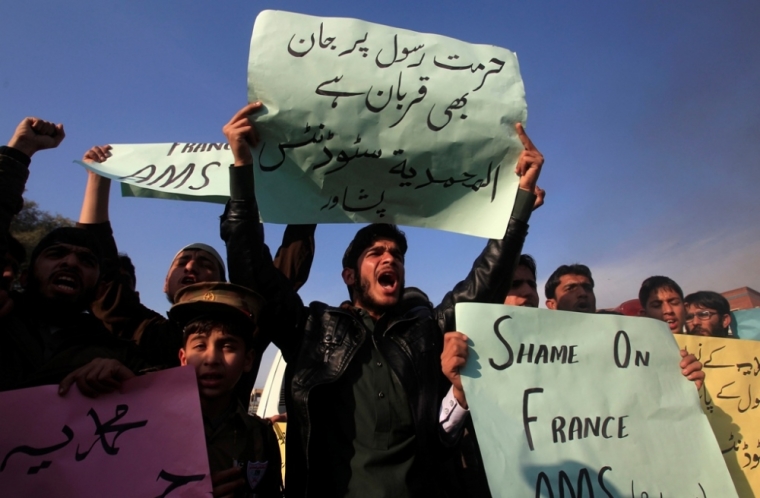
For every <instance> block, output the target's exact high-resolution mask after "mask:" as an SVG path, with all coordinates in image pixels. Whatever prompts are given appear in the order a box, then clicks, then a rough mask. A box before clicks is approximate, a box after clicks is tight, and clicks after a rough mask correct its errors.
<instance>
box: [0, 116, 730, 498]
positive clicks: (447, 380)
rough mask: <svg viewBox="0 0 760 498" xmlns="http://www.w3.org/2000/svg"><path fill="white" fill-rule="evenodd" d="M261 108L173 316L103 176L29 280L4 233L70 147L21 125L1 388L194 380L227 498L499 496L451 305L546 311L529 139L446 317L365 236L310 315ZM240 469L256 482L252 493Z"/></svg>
mask: <svg viewBox="0 0 760 498" xmlns="http://www.w3.org/2000/svg"><path fill="white" fill-rule="evenodd" d="M261 107H262V106H261V104H260V103H258V102H256V103H253V104H249V105H247V106H245V107H244V108H242V109H241V110H240V111H238V112H237V113H236V114H235V115H234V116H233V118H232V119H231V120H230V122H229V123H227V124H226V125H225V126H224V128H223V132H224V134H225V136H226V137H227V140H228V142H229V144H230V149H231V151H232V153H233V156H234V164H233V165H231V166H230V200H229V202H228V203H227V205H226V207H225V210H224V213H223V215H222V218H221V227H220V229H221V236H222V238H223V240H224V242H225V244H226V248H227V255H226V259H225V258H224V257H222V256H221V255H220V254H219V253H217V252H216V251H215V250H214V249H213V248H212V247H211V246H209V245H207V244H204V243H200V242H199V243H194V244H190V245H188V246H185V247H183V248H181V249H179V251H178V252H177V254H176V256H175V257H174V259H173V261H171V264H170V265H169V269H168V272H167V275H166V280H165V284H164V292H165V293H166V295H167V298H168V300H169V302H170V303H171V309H170V310H169V311H168V319H167V318H165V317H164V316H163V315H162V314H161V313H159V312H157V311H154V310H150V309H148V308H147V307H145V306H144V305H143V304H141V302H140V298H139V293H138V292H137V291H136V278H135V271H134V267H133V266H132V264H131V262H130V261H129V258H127V257H125V256H124V255H120V254H119V252H118V246H117V244H116V241H115V240H114V237H113V232H112V230H111V225H110V222H109V217H108V204H109V198H108V193H109V189H110V180H108V179H107V178H104V177H101V176H98V175H97V174H95V173H92V172H91V173H89V177H88V182H87V186H86V189H85V196H84V201H83V204H82V211H81V215H80V219H79V223H78V224H77V226H76V227H67V228H58V229H55V230H53V231H51V232H50V233H49V234H47V235H46V236H45V237H44V238H43V239H42V240H41V241H40V242H39V244H38V245H37V246H36V247H35V248H34V250H33V251H32V253H31V257H30V261H29V263H28V266H27V267H26V269H24V270H23V271H21V267H22V263H23V261H24V260H25V259H26V254H25V252H24V249H23V247H22V246H21V245H20V244H19V243H18V241H16V240H15V239H14V238H13V237H12V236H11V235H10V233H9V226H10V222H11V220H12V218H13V216H14V215H16V214H17V213H18V212H19V211H20V210H21V207H22V203H23V201H22V193H23V191H24V185H25V182H26V179H27V177H28V175H29V172H30V169H31V166H30V164H31V159H32V157H33V156H34V155H35V154H36V153H37V152H39V151H41V150H44V149H50V148H54V147H57V146H58V144H60V143H61V141H62V140H63V139H64V136H65V134H64V129H63V126H62V125H60V124H59V125H55V124H53V123H49V122H46V121H43V120H41V119H38V118H26V119H24V120H23V121H22V122H21V123H20V124H19V126H18V128H17V129H16V132H15V133H14V135H13V136H12V137H11V140H10V141H9V142H8V145H7V146H4V147H0V224H2V226H0V230H1V232H0V255H3V276H2V281H1V283H2V287H1V288H0V332H2V333H3V334H4V336H5V337H6V339H7V340H6V341H5V343H4V345H5V347H3V348H2V349H0V391H7V390H11V389H20V388H25V387H32V386H39V385H44V384H59V386H60V389H59V393H60V395H62V396H65V395H66V394H67V392H68V391H69V390H70V389H71V388H73V386H74V385H76V388H78V389H79V390H80V391H81V392H82V393H83V394H85V395H87V396H100V395H105V394H107V393H110V392H113V391H114V390H116V389H118V388H119V387H120V385H121V383H122V382H124V381H125V380H128V379H130V378H132V377H134V376H135V375H140V374H143V373H145V372H149V371H156V370H161V369H165V368H170V367H174V366H179V365H183V366H191V367H193V368H194V369H195V370H196V373H197V382H198V390H199V396H200V401H201V409H202V414H203V421H204V431H205V437H206V442H207V450H208V459H209V464H210V470H211V473H212V482H213V486H214V496H217V497H221V496H253V495H254V494H255V496H261V497H264V496H266V497H268V496H282V495H283V493H286V495H287V496H306V495H310V496H360V495H361V496H363V497H372V496H378V497H382V496H393V497H419V496H455V495H456V496H462V495H464V496H489V488H488V484H487V482H486V480H485V476H484V473H483V465H482V462H481V461H480V455H479V453H478V449H477V438H476V437H475V435H474V428H473V427H472V424H471V421H470V418H469V415H468V405H467V400H466V396H465V393H464V390H463V388H462V384H461V380H460V378H459V369H460V368H461V367H462V366H463V365H464V364H465V362H466V359H467V341H466V337H465V336H464V335H463V334H461V333H458V332H456V331H455V325H454V323H455V321H454V307H455V304H456V303H458V302H482V303H505V304H509V305H515V306H528V307H538V305H539V296H538V292H537V285H536V262H535V261H534V260H533V258H531V257H530V256H529V255H526V254H521V252H522V247H523V243H524V241H525V237H526V235H527V230H528V220H529V218H530V216H531V213H532V211H533V210H534V209H536V208H538V207H540V206H541V205H542V204H543V199H544V192H543V190H541V189H540V188H539V187H538V186H537V181H538V178H539V174H540V172H541V169H542V166H543V163H544V158H543V156H542V155H541V153H540V152H539V151H538V149H537V148H536V147H535V146H534V145H533V143H532V142H531V140H530V138H528V136H527V134H526V133H525V131H524V129H523V128H522V126H521V125H520V124H519V123H518V124H516V126H515V129H516V133H517V136H518V137H519V139H520V141H521V142H522V144H523V147H524V150H523V151H522V153H521V155H520V157H519V159H518V162H517V165H516V168H515V174H516V175H517V176H518V177H519V189H518V194H517V197H516V199H515V204H514V208H513V210H512V212H511V213H504V215H505V216H506V217H507V218H508V224H507V229H506V232H505V234H504V237H503V238H502V239H500V240H490V241H488V243H487V244H486V246H485V248H484V249H483V251H482V253H481V254H480V255H479V256H478V257H477V258H476V259H475V261H474V264H473V267H472V270H471V271H470V273H469V274H468V275H466V276H465V278H464V280H462V281H460V282H459V283H458V284H456V286H454V288H453V289H452V290H451V291H449V292H448V293H447V294H446V295H445V297H444V298H443V301H442V302H441V303H440V304H439V305H438V306H433V305H432V304H431V303H430V301H429V299H428V297H427V296H426V295H425V294H424V293H423V292H422V291H421V290H419V289H416V288H413V287H407V286H405V282H404V275H405V266H404V256H405V253H406V251H407V242H406V237H405V236H404V233H403V232H401V231H400V230H399V229H398V228H397V227H396V226H394V225H389V224H370V225H368V226H365V227H363V228H361V229H360V230H358V231H357V233H356V235H355V237H354V239H353V240H352V242H351V243H350V244H349V246H348V248H347V249H346V251H345V253H344V255H343V257H342V264H343V266H342V268H343V271H342V274H341V278H342V281H343V284H345V285H346V287H347V290H348V300H347V301H345V302H343V303H342V304H340V305H338V306H329V305H327V304H325V303H320V302H314V303H311V304H310V305H308V306H304V303H303V302H302V301H301V298H300V297H299V295H298V293H297V290H298V289H299V287H300V286H301V285H303V283H304V282H305V281H306V279H307V278H308V275H309V271H310V267H311V263H312V259H313V255H314V251H315V242H314V240H315V239H314V233H315V228H316V227H315V226H314V225H300V226H289V227H288V228H287V229H286V231H285V235H284V237H283V241H282V245H281V247H280V248H279V249H278V251H277V253H276V255H275V257H274V258H273V257H272V255H271V253H270V251H269V248H268V247H267V246H266V245H265V244H264V232H263V226H262V225H261V223H260V221H259V215H258V207H257V204H256V197H255V189H254V174H253V171H254V160H253V157H252V154H251V148H252V147H255V145H256V141H257V136H258V135H257V132H256V130H255V128H254V122H255V121H254V120H255V114H256V112H257V111H259V110H260V109H261ZM109 149H110V148H109V147H108V146H96V147H93V148H92V149H90V150H89V151H87V152H86V153H85V155H84V160H85V161H95V162H100V163H105V166H107V164H108V163H107V161H108V157H109V155H110V152H109ZM14 283H17V285H18V286H19V287H20V288H21V289H22V290H21V291H16V290H13V289H15V288H16V286H15V285H14ZM336 284H338V283H337V281H336ZM338 285H339V284H338ZM545 295H546V307H547V308H549V309H551V310H559V311H569V312H580V313H596V312H597V309H596V298H595V295H594V280H593V278H592V275H591V271H590V270H589V268H588V267H586V266H584V265H581V264H573V265H563V266H561V267H560V268H558V269H557V270H555V271H554V273H552V275H551V276H550V277H549V279H548V281H547V283H546V288H545ZM639 300H640V302H641V308H642V310H643V311H642V314H643V315H645V316H647V317H650V318H655V319H658V320H662V321H664V322H666V323H667V325H668V327H669V328H670V330H671V331H672V332H673V333H684V332H686V333H689V334H698V335H711V336H719V337H726V336H728V326H729V322H730V315H729V308H728V303H727V302H726V300H725V298H723V297H722V296H720V295H719V294H717V293H714V292H708V291H700V292H696V293H693V294H689V295H688V296H684V295H683V292H682V290H681V288H680V287H679V286H678V284H676V282H674V281H673V280H671V279H669V278H667V277H661V276H654V277H650V278H648V279H646V280H645V281H644V282H643V284H642V286H641V290H640V292H639ZM270 342H272V343H274V344H275V345H276V346H277V347H278V348H279V349H280V350H281V351H282V354H283V356H284V358H285V360H286V361H287V364H288V366H287V370H286V376H285V377H286V379H285V386H286V388H285V399H286V406H287V410H288V439H287V445H286V462H287V472H286V478H285V482H284V483H283V482H282V480H281V477H280V454H279V450H278V447H277V444H276V440H275V437H274V434H273V430H272V426H271V423H270V422H268V421H266V420H261V419H259V418H257V417H255V416H251V415H249V414H248V411H247V403H248V399H249V395H250V392H251V388H252V386H253V382H254V380H255V377H256V374H257V372H258V366H259V362H260V359H261V354H262V353H263V351H264V349H266V347H267V345H268V344H269V343H270ZM681 353H682V354H681V356H680V357H675V358H674V360H673V361H674V364H675V363H676V362H678V364H679V367H680V369H681V371H682V373H683V375H684V376H685V377H687V378H688V379H690V380H692V381H695V383H696V384H697V386H699V385H700V384H701V382H702V380H703V378H704V373H703V372H702V365H701V364H700V363H699V362H698V361H697V359H696V358H695V357H694V356H693V355H687V354H686V352H685V351H682V352H681ZM245 463H248V464H250V465H254V466H255V468H257V469H258V470H260V472H258V473H255V475H256V477H255V478H252V477H251V475H249V474H246V472H244V471H243V470H242V469H243V466H241V464H245Z"/></svg>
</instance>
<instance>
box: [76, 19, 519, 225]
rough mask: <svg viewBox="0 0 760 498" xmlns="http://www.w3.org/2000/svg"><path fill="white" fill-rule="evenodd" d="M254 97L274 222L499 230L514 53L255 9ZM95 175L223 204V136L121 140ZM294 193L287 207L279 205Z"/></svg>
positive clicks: (508, 208)
mask: <svg viewBox="0 0 760 498" xmlns="http://www.w3.org/2000/svg"><path fill="white" fill-rule="evenodd" d="M248 75H249V78H248V79H249V81H248V83H249V95H248V96H249V101H251V102H252V101H255V100H261V101H262V102H263V104H264V107H263V109H262V110H261V111H260V112H258V113H257V114H256V116H255V120H256V123H257V130H258V134H259V136H260V138H261V141H260V144H259V146H258V147H257V148H256V149H255V150H254V151H253V154H254V160H255V161H254V162H255V164H256V169H255V171H256V195H257V198H258V204H259V208H260V210H261V215H262V218H263V219H264V220H265V221H267V222H272V223H351V222H387V223H398V224H402V225H411V226H422V227H432V228H438V229H442V230H449V231H453V232H459V233H465V234H471V235H478V236H482V237H491V238H501V237H503V235H504V232H505V230H506V226H507V222H508V220H509V215H510V213H511V212H512V205H513V203H514V199H515V194H516V191H517V185H518V178H517V176H516V175H515V174H514V167H515V164H516V161H517V157H518V156H519V154H520V152H521V151H522V149H523V147H522V144H521V143H520V141H519V139H518V138H517V134H516V132H515V128H514V125H515V123H517V122H522V123H524V122H525V120H526V116H527V111H526V105H525V90H524V87H523V83H522V79H521V77H520V71H519V67H518V64H517V57H516V56H515V54H514V53H512V52H510V51H509V50H506V49H503V48H498V47H494V46H489V45H472V44H468V43H464V42H461V41H458V40H454V39H451V38H447V37H444V36H439V35H431V34H422V33H415V32H412V31H407V30H403V29H395V28H390V27H387V26H381V25H378V24H372V23H368V22H364V21H359V20H354V19H340V18H318V17H312V16H305V15H300V14H291V13H287V12H278V11H264V12H262V13H261V14H259V16H258V18H257V19H256V24H255V26H254V30H253V36H252V38H251V52H250V59H249V67H248ZM111 153H112V157H110V158H109V159H108V160H107V161H106V162H105V163H103V164H98V163H91V164H89V165H88V164H85V163H82V162H80V164H82V165H84V166H85V167H87V168H88V169H90V170H93V171H95V172H97V173H98V174H101V175H103V176H107V177H109V178H112V179H114V180H117V181H120V182H122V185H123V188H122V192H123V193H124V194H125V195H134V196H144V197H162V198H170V199H185V200H187V199H195V200H208V201H214V202H224V201H225V200H226V198H227V197H228V196H229V174H228V171H227V167H228V166H229V165H230V164H232V162H233V160H232V154H231V151H230V150H229V146H228V145H227V144H220V143H166V144H146V145H136V144H132V145H119V144H116V145H113V149H112V151H111ZM284 200H286V201H284Z"/></svg>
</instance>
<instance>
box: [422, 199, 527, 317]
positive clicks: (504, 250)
mask: <svg viewBox="0 0 760 498" xmlns="http://www.w3.org/2000/svg"><path fill="white" fill-rule="evenodd" d="M535 199H536V196H535V195H533V194H532V193H530V192H527V191H525V190H521V189H518V195H517V199H516V200H515V206H514V208H513V210H512V216H511V217H510V219H509V224H508V225H507V231H506V233H505V234H504V238H502V239H501V240H489V241H488V243H487V244H486V247H485V249H483V252H481V253H480V256H478V257H477V259H476V260H475V262H474V263H473V265H472V269H471V270H470V273H469V274H468V275H467V277H466V278H465V279H464V280H462V281H461V282H459V283H458V284H456V286H455V287H454V289H453V290H452V291H450V292H448V293H447V294H446V295H445V296H444V298H443V301H442V302H441V304H439V305H438V307H437V308H436V313H437V318H438V323H439V325H440V327H441V330H442V331H443V332H450V331H452V330H456V319H455V316H454V306H455V305H456V303H473V302H474V303H503V302H504V299H505V298H506V295H507V292H509V287H510V285H511V282H512V277H513V275H514V272H515V268H516V266H517V261H518V260H519V258H520V253H521V252H522V248H523V243H524V242H525V236H526V235H527V234H528V219H529V217H530V211H531V208H532V206H533V202H534V201H535Z"/></svg>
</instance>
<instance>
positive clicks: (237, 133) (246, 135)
mask: <svg viewBox="0 0 760 498" xmlns="http://www.w3.org/2000/svg"><path fill="white" fill-rule="evenodd" d="M259 109H261V102H254V103H252V104H248V105H247V106H245V107H243V108H242V109H240V110H239V111H238V112H237V113H236V114H235V115H234V116H232V119H230V122H229V123H227V124H226V125H224V127H223V128H222V132H223V133H224V136H226V137H227V141H228V142H229V144H230V148H231V149H232V155H233V157H234V158H235V166H245V165H246V164H253V155H251V147H256V144H258V143H259V136H258V134H257V133H256V128H255V127H254V126H253V124H252V123H251V121H250V120H249V119H248V116H249V115H251V114H253V113H254V112H256V111H258V110H259Z"/></svg>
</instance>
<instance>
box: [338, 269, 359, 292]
mask: <svg viewBox="0 0 760 498" xmlns="http://www.w3.org/2000/svg"><path fill="white" fill-rule="evenodd" d="M341 275H342V276H343V283H344V284H346V285H348V286H349V287H351V286H353V285H354V283H356V270H354V269H353V268H343V272H342V273H341Z"/></svg>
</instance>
